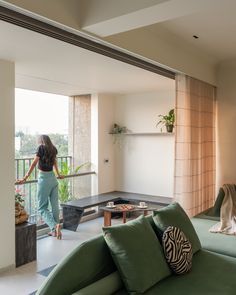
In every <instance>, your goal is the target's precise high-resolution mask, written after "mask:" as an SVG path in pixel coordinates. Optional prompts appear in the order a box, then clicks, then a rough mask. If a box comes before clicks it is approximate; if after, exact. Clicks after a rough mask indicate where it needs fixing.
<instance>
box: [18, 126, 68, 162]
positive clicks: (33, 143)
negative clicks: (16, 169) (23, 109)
mask: <svg viewBox="0 0 236 295" xmlns="http://www.w3.org/2000/svg"><path fill="white" fill-rule="evenodd" d="M48 135H49V136H50V138H51V140H52V142H53V144H54V145H55V146H56V148H57V150H58V156H67V155H68V136H67V135H64V134H48ZM15 136H16V137H19V138H20V149H19V150H17V151H15V157H16V158H23V157H33V156H34V155H35V152H36V150H37V147H38V135H37V134H34V135H32V134H24V133H23V132H22V131H18V132H16V135H15Z"/></svg>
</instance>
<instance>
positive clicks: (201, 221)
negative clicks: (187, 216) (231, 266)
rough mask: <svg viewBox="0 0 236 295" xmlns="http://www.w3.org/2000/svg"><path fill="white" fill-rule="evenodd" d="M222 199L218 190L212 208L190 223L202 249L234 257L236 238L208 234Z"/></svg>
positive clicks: (216, 218)
mask: <svg viewBox="0 0 236 295" xmlns="http://www.w3.org/2000/svg"><path fill="white" fill-rule="evenodd" d="M223 199H224V191H223V189H222V188H220V190H219V193H218V196H217V198H216V201H215V204H214V206H213V207H212V208H210V209H208V210H206V211H204V212H202V213H201V214H198V215H197V216H195V217H194V218H192V219H191V221H192V224H193V226H194V228H195V230H196V232H197V234H198V237H199V239H200V241H201V245H202V247H203V248H204V249H206V250H209V251H213V252H216V253H220V254H224V255H228V256H231V257H236V236H231V235H224V234H220V233H211V232H209V229H210V228H211V227H212V226H213V225H214V224H216V223H217V222H219V221H220V208H221V204H222V202H223ZM235 294H236V293H235Z"/></svg>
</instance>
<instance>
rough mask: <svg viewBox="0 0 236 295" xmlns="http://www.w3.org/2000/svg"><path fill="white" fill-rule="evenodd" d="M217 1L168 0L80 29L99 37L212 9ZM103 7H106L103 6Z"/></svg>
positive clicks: (218, 0)
mask: <svg viewBox="0 0 236 295" xmlns="http://www.w3.org/2000/svg"><path fill="white" fill-rule="evenodd" d="M217 2H218V3H219V2H221V3H222V1H221V0H197V1H196V0H169V1H165V2H161V3H158V4H155V5H152V6H150V7H147V8H143V9H139V10H136V11H133V12H130V13H127V14H122V15H120V16H116V17H113V18H110V19H104V20H103V21H99V22H96V23H93V24H90V25H87V26H82V29H83V30H84V31H86V32H89V33H92V34H95V35H97V36H100V37H107V36H111V35H114V34H118V33H121V32H126V31H130V30H133V29H137V28H140V27H144V26H148V25H152V24H154V23H160V22H164V21H167V20H171V19H175V18H179V17H182V16H185V15H189V14H193V13H197V12H199V11H203V10H206V9H212V7H213V6H214V5H216V4H217ZM104 9H106V7H104Z"/></svg>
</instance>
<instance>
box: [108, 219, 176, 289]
mask: <svg viewBox="0 0 236 295" xmlns="http://www.w3.org/2000/svg"><path fill="white" fill-rule="evenodd" d="M103 232H104V237H105V240H106V242H107V245H108V247H109V248H110V251H111V254H112V257H113V259H114V262H115V264H116V266H117V268H118V271H119V273H120V275H121V278H122V279H123V281H124V284H125V286H126V288H127V290H128V292H129V293H130V294H138V293H143V292H145V291H146V290H147V289H148V288H150V287H151V286H153V285H154V284H156V283H157V282H158V281H160V280H162V279H163V278H165V277H167V276H169V275H170V274H171V271H170V269H169V267H168V265H167V263H166V261H165V258H164V255H163V250H162V247H161V245H160V243H159V241H158V239H157V237H156V234H155V232H154V231H153V229H152V227H151V225H150V223H149V222H148V221H147V220H146V218H144V217H143V216H140V217H139V218H136V219H135V220H132V221H130V222H128V223H126V224H122V225H117V226H111V227H105V228H103Z"/></svg>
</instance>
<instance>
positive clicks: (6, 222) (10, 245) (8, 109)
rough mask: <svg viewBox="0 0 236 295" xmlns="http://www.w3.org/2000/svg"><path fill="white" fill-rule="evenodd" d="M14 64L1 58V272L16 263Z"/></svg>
mask: <svg viewBox="0 0 236 295" xmlns="http://www.w3.org/2000/svg"><path fill="white" fill-rule="evenodd" d="M14 100H15V65H14V63H12V62H8V61H3V60H0V271H1V270H4V269H7V268H9V267H12V266H14V265H15V199H14V178H15V177H14V148H15V147H14V125H15V124H14V119H15V109H14Z"/></svg>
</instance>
